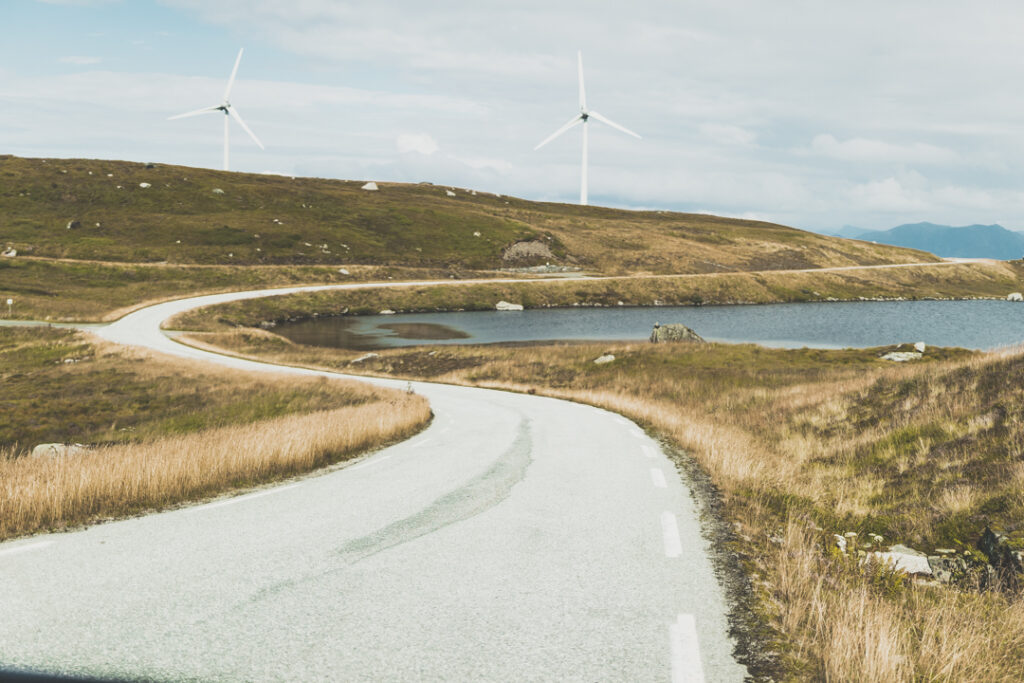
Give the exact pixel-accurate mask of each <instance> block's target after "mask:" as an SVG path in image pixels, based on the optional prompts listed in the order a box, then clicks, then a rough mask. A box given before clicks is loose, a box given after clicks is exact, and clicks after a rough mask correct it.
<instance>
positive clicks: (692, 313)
mask: <svg viewBox="0 0 1024 683" xmlns="http://www.w3.org/2000/svg"><path fill="white" fill-rule="evenodd" d="M655 322H660V323H661V324H663V325H664V324H667V323H682V324H684V325H686V326H687V327H690V328H693V330H694V331H696V332H697V334H699V335H701V336H702V337H704V338H705V339H707V340H708V341H717V342H732V343H740V342H754V343H757V344H761V345H763V346H773V347H783V348H799V347H802V346H807V347H813V348H847V347H866V346H883V345H887V344H897V343H902V342H918V341H924V342H926V343H928V344H930V345H933V346H960V347H964V348H970V349H991V348H996V347H999V346H1009V345H1012V344H1017V343H1020V342H1024V304H1022V303H1015V302H1010V301H863V302H859V301H858V302H839V303H800V304H769V305H757V306H699V307H693V306H659V307H654V308H629V307H620V308H560V309H537V310H527V311H502V312H499V311H478V312H465V313H409V314H399V315H372V316H358V317H356V316H347V317H335V318H316V319H312V320H305V321H301V322H296V323H287V324H282V325H279V326H278V327H276V328H275V330H274V331H275V332H277V333H279V334H281V335H283V336H285V337H287V338H289V339H291V340H292V341H295V342H298V343H301V344H310V345H314V346H331V347H340V348H350V349H366V350H369V349H381V348H390V347H396V346H413V345H421V344H490V343H496V342H538V341H553V340H566V341H569V340H618V341H624V340H643V339H647V338H648V337H649V336H650V333H651V328H652V327H653V326H654V323H655Z"/></svg>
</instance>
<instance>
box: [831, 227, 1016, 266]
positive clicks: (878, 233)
mask: <svg viewBox="0 0 1024 683" xmlns="http://www.w3.org/2000/svg"><path fill="white" fill-rule="evenodd" d="M832 234H834V235H837V236H838V237H846V238H849V239H858V240H865V241H868V242H877V243H879V244H891V245H893V246H897V247H910V248H911V249H921V250H922V251H928V252H931V253H933V254H935V255H936V256H958V257H961V258H994V259H1001V260H1004V261H1008V260H1012V259H1019V258H1024V234H1021V233H1019V232H1014V231H1012V230H1007V229H1006V228H1004V227H1003V226H1001V225H965V226H962V227H953V226H951V225H936V224H935V223H908V224H906V225H898V226H896V227H895V228H892V229H891V230H865V229H864V228H858V227H856V226H853V225H844V226H843V227H842V228H841V229H839V230H837V231H835V232H834V233H832Z"/></svg>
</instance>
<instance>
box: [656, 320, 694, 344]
mask: <svg viewBox="0 0 1024 683" xmlns="http://www.w3.org/2000/svg"><path fill="white" fill-rule="evenodd" d="M661 342H698V343H701V344H703V343H705V342H704V339H703V338H702V337H701V336H700V335H699V334H697V333H696V332H694V331H693V330H691V329H690V328H689V327H687V326H686V325H679V324H676V323H672V324H669V325H662V324H661V323H654V329H653V330H652V331H651V343H652V344H658V343H661Z"/></svg>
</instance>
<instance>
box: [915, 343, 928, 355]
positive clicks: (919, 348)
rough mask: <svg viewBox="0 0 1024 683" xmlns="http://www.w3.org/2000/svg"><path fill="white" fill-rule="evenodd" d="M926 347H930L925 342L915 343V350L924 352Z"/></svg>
mask: <svg viewBox="0 0 1024 683" xmlns="http://www.w3.org/2000/svg"><path fill="white" fill-rule="evenodd" d="M926 348H928V347H927V346H926V345H925V343H924V342H917V343H916V344H914V350H915V351H917V352H918V353H924V350H925V349H926Z"/></svg>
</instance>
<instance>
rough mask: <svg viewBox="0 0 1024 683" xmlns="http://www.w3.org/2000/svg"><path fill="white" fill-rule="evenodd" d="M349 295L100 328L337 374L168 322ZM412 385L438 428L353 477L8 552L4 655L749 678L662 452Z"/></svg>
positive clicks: (341, 472) (618, 435)
mask: <svg viewBox="0 0 1024 683" xmlns="http://www.w3.org/2000/svg"><path fill="white" fill-rule="evenodd" d="M389 284H391V283H389ZM400 284H401V285H407V284H410V283H394V285H395V286H398V285H400ZM413 284H415V283H413ZM346 286H348V287H351V286H352V285H343V286H340V287H339V286H337V285H333V286H321V287H294V288H290V289H287V290H281V289H275V290H264V291H258V292H242V293H232V294H220V295H213V296H206V297H196V298H191V299H183V300H179V301H172V302H167V303H163V304H158V305H155V306H151V307H148V308H145V309H141V310H139V311H136V312H134V313H131V314H129V315H127V316H125V317H124V318H122V319H121V320H119V321H118V322H116V323H114V324H112V325H110V326H107V327H104V328H99V329H95V330H93V332H95V333H96V334H98V335H100V336H102V337H104V338H106V339H108V340H110V341H114V342H118V343H122V344H131V345H136V346H143V347H147V348H150V349H154V350H156V351H160V352H164V353H168V354H173V355H175V356H183V357H189V358H196V359H203V360H206V361H210V362H215V363H219V364H221V365H226V366H229V367H234V368H237V369H239V370H257V371H272V372H289V373H298V374H306V375H321V374H326V375H328V376H331V375H330V374H329V373H321V372H314V371H311V370H305V369H299V368H282V367H278V366H271V365H265V364H261V363H256V362H252V361H246V360H241V359H237V358H231V357H227V356H221V355H217V354H213V353H209V352H206V351H201V350H198V349H195V348H191V347H187V346H183V345H180V344H178V343H176V342H174V341H173V340H171V339H169V338H168V337H167V336H166V335H165V334H164V333H163V332H161V331H160V323H161V322H162V321H164V320H166V319H167V318H168V317H170V316H172V315H174V314H176V313H179V312H182V311H185V310H189V309H192V308H196V307H198V306H204V305H208V304H211V303H219V302H225V301H230V300H237V299H241V298H253V297H260V296H270V295H278V294H284V293H290V292H297V291H311V290H316V289H328V288H343V287H346ZM357 286H360V285H357ZM335 376H336V375H335ZM359 379H363V380H364V381H368V382H373V383H375V384H380V385H389V386H397V387H405V386H406V383H405V382H404V381H401V382H396V381H394V380H386V379H367V378H359ZM413 388H414V390H415V391H416V392H418V393H420V394H422V395H424V396H426V397H427V398H428V399H429V400H430V403H431V406H432V408H433V411H434V414H435V419H434V421H433V422H432V423H431V425H430V427H429V428H428V429H427V430H425V431H424V432H422V433H420V434H419V435H417V436H416V437H414V438H412V439H410V440H409V441H406V442H404V443H401V444H398V445H396V446H393V447H390V448H387V449H383V450H380V451H377V452H375V453H373V454H371V455H369V456H367V457H366V458H363V459H361V460H360V461H358V462H357V463H355V464H353V465H350V466H348V467H344V468H340V469H335V470H333V471H330V472H328V473H326V474H323V475H321V476H310V477H304V478H299V479H296V480H291V481H289V482H286V483H283V484H281V485H278V486H274V487H268V488H264V489H259V490H257V491H255V492H251V493H247V494H244V495H240V496H235V497H228V498H221V499H218V500H216V501H214V502H211V503H206V504H201V505H195V506H191V507H185V508H182V509H178V510H174V511H170V512H164V513H160V514H152V515H148V516H144V517H139V518H134V519H128V520H124V521H118V522H112V523H107V524H100V525H97V526H93V527H90V528H87V529H84V530H80V531H75V532H71V533H62V534H52V535H40V536H35V537H31V538H27V539H21V540H17V541H13V542H7V543H2V544H0V667H6V668H7V669H8V670H11V669H17V670H33V671H44V672H49V673H58V674H67V675H90V676H100V677H107V678H130V679H138V678H146V679H155V680H198V679H201V680H289V681H298V680H302V681H308V680H346V681H411V680H424V681H435V680H436V681H440V680H453V681H454V680H459V681H470V680H472V681H512V680H515V681H533V680H536V681H541V680H544V681H548V680H550V681H555V680H557V681H598V680H601V681H627V680H628V681H668V680H671V681H680V682H681V681H704V680H707V681H739V680H743V678H744V676H745V674H746V670H745V668H744V667H742V666H741V665H739V664H738V663H737V662H736V661H735V660H734V658H733V656H732V650H733V647H734V643H733V642H732V641H731V640H730V638H729V636H728V624H727V621H726V616H725V614H726V611H727V607H726V604H725V599H724V597H723V591H722V589H721V587H720V585H719V582H718V581H717V579H716V577H715V574H714V572H713V569H712V564H711V561H710V560H709V557H708V547H707V546H708V544H707V542H706V541H705V540H704V539H703V538H702V536H701V530H700V525H699V522H698V518H697V511H696V509H695V504H694V502H693V500H692V496H691V493H690V491H689V490H688V489H687V487H686V486H685V485H684V483H682V482H681V481H680V477H679V476H678V475H677V473H676V470H675V467H674V466H673V464H672V463H671V461H670V460H669V459H668V458H667V457H666V456H665V455H664V454H663V453H662V452H661V450H660V449H659V447H658V444H657V443H656V442H654V441H653V440H652V439H650V438H649V437H648V436H647V435H645V434H644V432H643V431H642V430H641V429H640V428H639V427H637V426H636V425H635V424H633V423H631V422H629V421H627V420H626V419H624V418H623V417H621V416H618V415H615V414H613V413H609V412H606V411H603V410H599V409H597V408H593V407H589V406H584V405H579V404H574V403H570V402H565V401H558V400H554V399H549V398H543V397H537V396H526V395H520V394H512V393H506V392H499V391H490V390H484V389H475V388H466V387H456V386H446V385H436V384H428V383H416V382H414V383H413Z"/></svg>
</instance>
